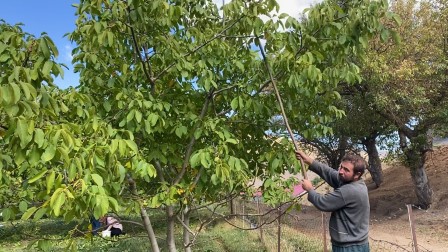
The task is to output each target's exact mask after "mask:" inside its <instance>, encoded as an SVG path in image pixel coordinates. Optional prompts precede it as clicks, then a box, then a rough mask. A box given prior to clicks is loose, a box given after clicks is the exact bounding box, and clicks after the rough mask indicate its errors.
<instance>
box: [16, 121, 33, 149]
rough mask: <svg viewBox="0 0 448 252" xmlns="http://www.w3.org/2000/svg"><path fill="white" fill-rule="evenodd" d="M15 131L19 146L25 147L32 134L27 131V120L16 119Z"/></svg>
mask: <svg viewBox="0 0 448 252" xmlns="http://www.w3.org/2000/svg"><path fill="white" fill-rule="evenodd" d="M16 132H17V134H18V136H19V138H20V146H21V147H22V148H25V147H26V145H27V144H28V143H29V142H31V140H32V138H33V136H32V135H31V134H30V133H29V132H28V122H27V120H22V119H19V120H17V128H16Z"/></svg>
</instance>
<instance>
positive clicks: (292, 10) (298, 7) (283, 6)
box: [213, 0, 322, 18]
mask: <svg viewBox="0 0 448 252" xmlns="http://www.w3.org/2000/svg"><path fill="white" fill-rule="evenodd" d="M223 1H224V2H225V3H228V2H230V0H213V2H214V3H215V4H216V5H218V8H220V7H221V6H222V4H223ZM321 1H322V0H277V3H278V4H279V5H280V10H279V12H280V13H287V14H288V15H290V16H293V17H295V18H298V17H299V16H300V14H301V13H302V11H303V10H304V9H305V8H308V7H310V6H311V5H312V4H316V3H319V2H321Z"/></svg>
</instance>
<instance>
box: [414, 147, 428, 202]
mask: <svg viewBox="0 0 448 252" xmlns="http://www.w3.org/2000/svg"><path fill="white" fill-rule="evenodd" d="M424 156H426V155H424ZM419 159H420V160H421V161H422V162H419V163H417V164H416V166H417V165H418V167H411V177H412V180H413V182H414V185H415V193H416V194H417V199H418V205H419V206H420V207H421V208H423V209H428V208H429V207H430V206H431V204H432V193H433V191H432V189H431V186H430V185H429V180H428V176H427V175H426V169H425V167H426V165H425V163H426V162H425V157H420V158H419Z"/></svg>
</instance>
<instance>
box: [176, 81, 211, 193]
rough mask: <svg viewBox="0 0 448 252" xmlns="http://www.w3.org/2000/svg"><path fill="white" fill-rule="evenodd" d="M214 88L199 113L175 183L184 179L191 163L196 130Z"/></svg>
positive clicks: (204, 113)
mask: <svg viewBox="0 0 448 252" xmlns="http://www.w3.org/2000/svg"><path fill="white" fill-rule="evenodd" d="M214 90H215V89H214V88H213V87H212V88H211V89H210V92H209V93H208V94H207V97H206V98H205V102H204V106H203V107H202V111H201V114H200V115H199V119H198V122H197V123H196V125H195V126H194V128H193V134H191V138H190V142H189V143H188V146H187V150H186V152H185V158H184V162H183V164H182V169H181V170H180V172H179V174H178V175H177V177H176V179H175V180H174V181H173V182H174V184H177V183H179V182H180V180H181V179H182V177H183V176H184V174H185V171H186V169H187V166H188V164H189V163H190V156H191V153H192V152H193V146H194V143H195V142H196V138H195V136H194V132H196V129H197V128H198V127H199V124H200V123H202V119H204V117H205V115H206V114H207V110H208V105H209V104H210V101H211V100H212V99H213V92H214Z"/></svg>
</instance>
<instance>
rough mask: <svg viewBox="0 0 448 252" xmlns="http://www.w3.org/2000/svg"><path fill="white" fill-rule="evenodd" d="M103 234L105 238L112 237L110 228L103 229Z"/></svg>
mask: <svg viewBox="0 0 448 252" xmlns="http://www.w3.org/2000/svg"><path fill="white" fill-rule="evenodd" d="M101 236H102V237H103V238H106V237H110V230H103V231H101Z"/></svg>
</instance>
